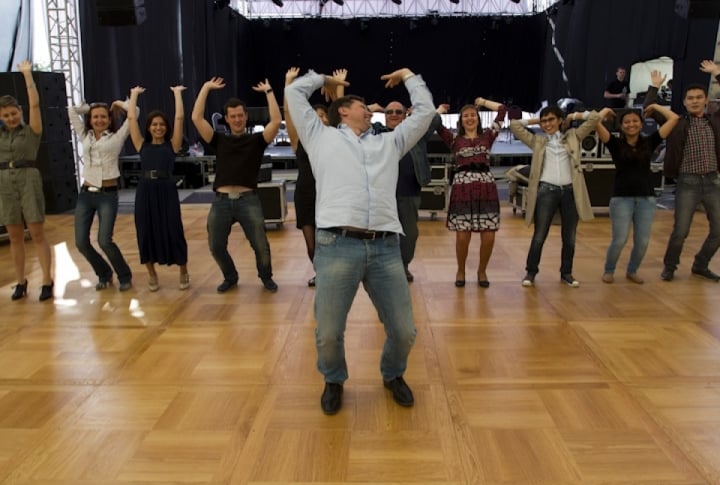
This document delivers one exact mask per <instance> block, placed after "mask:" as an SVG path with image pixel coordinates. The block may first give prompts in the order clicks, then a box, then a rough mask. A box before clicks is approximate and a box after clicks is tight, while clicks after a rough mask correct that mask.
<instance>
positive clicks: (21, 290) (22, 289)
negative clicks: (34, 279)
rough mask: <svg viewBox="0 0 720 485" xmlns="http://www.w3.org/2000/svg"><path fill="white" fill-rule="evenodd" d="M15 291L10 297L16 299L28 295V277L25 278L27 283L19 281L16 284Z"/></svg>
mask: <svg viewBox="0 0 720 485" xmlns="http://www.w3.org/2000/svg"><path fill="white" fill-rule="evenodd" d="M14 288H15V291H13V294H12V296H11V297H10V298H12V299H13V301H14V300H19V299H20V298H22V297H24V296H25V295H27V278H26V279H25V283H22V284H21V283H18V284H17V285H15V286H14Z"/></svg>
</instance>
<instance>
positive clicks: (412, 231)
mask: <svg viewBox="0 0 720 485" xmlns="http://www.w3.org/2000/svg"><path fill="white" fill-rule="evenodd" d="M397 208H398V218H399V219H400V224H401V225H402V228H403V232H404V233H405V235H404V236H403V235H400V254H401V255H402V261H403V264H404V265H405V267H406V268H407V266H408V265H409V264H410V262H411V261H412V260H413V257H414V256H415V245H416V244H417V240H418V235H419V232H418V211H419V210H420V197H406V196H398V197H397Z"/></svg>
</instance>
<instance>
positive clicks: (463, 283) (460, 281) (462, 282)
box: [455, 280, 465, 288]
mask: <svg viewBox="0 0 720 485" xmlns="http://www.w3.org/2000/svg"><path fill="white" fill-rule="evenodd" d="M455 286H457V287H458V288H462V287H463V286H465V280H455Z"/></svg>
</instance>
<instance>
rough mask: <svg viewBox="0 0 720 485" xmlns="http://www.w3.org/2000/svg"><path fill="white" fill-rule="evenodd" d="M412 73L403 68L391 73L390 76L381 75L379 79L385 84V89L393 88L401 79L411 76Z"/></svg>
mask: <svg viewBox="0 0 720 485" xmlns="http://www.w3.org/2000/svg"><path fill="white" fill-rule="evenodd" d="M412 74H413V72H412V71H411V70H410V69H408V68H407V67H403V68H402V69H398V70H397V71H394V72H391V73H390V74H383V75H382V76H380V79H382V80H383V81H386V82H385V87H386V88H394V87H395V86H397V85H398V84H400V83H401V82H402V81H403V79H404V78H405V77H406V76H412Z"/></svg>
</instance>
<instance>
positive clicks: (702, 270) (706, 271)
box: [690, 266, 720, 282]
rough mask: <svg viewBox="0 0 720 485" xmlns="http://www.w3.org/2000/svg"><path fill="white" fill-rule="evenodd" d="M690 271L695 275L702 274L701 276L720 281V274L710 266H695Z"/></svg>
mask: <svg viewBox="0 0 720 485" xmlns="http://www.w3.org/2000/svg"><path fill="white" fill-rule="evenodd" d="M690 271H691V272H692V274H694V275H695V276H700V277H701V278H707V279H709V280H712V281H715V282H718V281H720V275H717V274H715V273H713V272H712V271H710V270H709V269H708V268H696V267H694V266H693V268H692V269H691V270H690Z"/></svg>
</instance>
